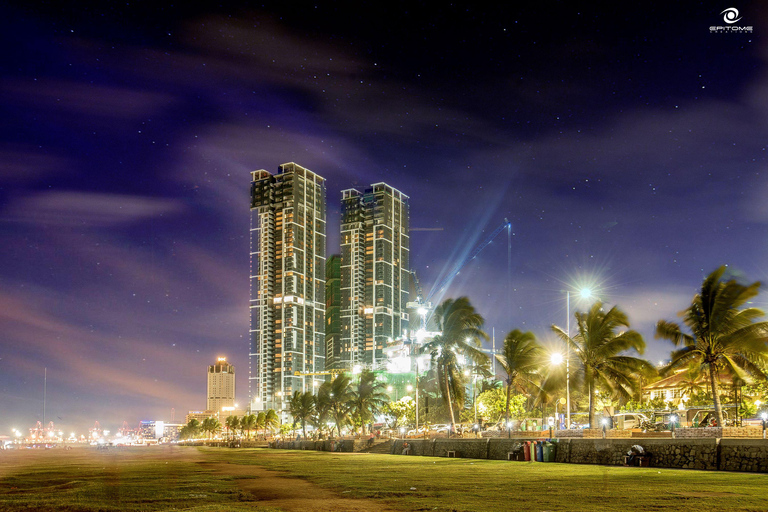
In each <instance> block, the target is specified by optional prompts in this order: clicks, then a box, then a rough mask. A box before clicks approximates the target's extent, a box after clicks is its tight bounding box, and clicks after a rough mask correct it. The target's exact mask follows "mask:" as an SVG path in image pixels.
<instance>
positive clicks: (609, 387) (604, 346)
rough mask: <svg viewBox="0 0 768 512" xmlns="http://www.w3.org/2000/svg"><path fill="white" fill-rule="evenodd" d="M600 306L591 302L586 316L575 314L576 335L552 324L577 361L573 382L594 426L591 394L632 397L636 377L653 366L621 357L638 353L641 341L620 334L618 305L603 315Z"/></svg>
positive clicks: (622, 317) (623, 321)
mask: <svg viewBox="0 0 768 512" xmlns="http://www.w3.org/2000/svg"><path fill="white" fill-rule="evenodd" d="M602 307H603V305H602V303H600V302H595V303H594V304H593V305H592V307H591V308H590V310H589V312H588V313H576V314H575V317H576V323H577V325H578V334H576V336H574V337H572V338H571V337H569V336H568V333H566V332H565V331H564V330H563V329H562V328H560V327H557V326H556V325H553V326H552V330H553V331H554V332H555V334H557V335H558V337H560V339H562V340H563V342H565V343H566V344H568V345H569V347H570V351H571V352H572V353H574V354H576V357H577V359H578V361H577V368H576V371H575V375H574V377H575V379H576V380H577V381H580V382H581V383H582V384H583V386H584V392H585V393H587V395H588V396H589V426H590V427H591V428H596V427H597V425H596V424H595V391H597V390H599V389H603V390H606V391H610V392H611V393H612V394H613V395H614V396H619V397H621V398H624V399H629V398H631V397H632V396H634V395H635V394H636V391H637V388H638V378H639V376H640V375H642V374H651V373H652V372H654V371H655V369H654V368H653V366H652V365H651V364H650V363H649V362H648V361H645V360H643V359H639V358H636V357H631V356H626V355H621V354H623V353H624V352H626V351H627V350H635V351H637V352H638V353H639V354H642V353H643V351H644V350H645V341H643V337H642V336H641V335H640V333H639V332H637V331H632V330H628V331H620V332H618V333H617V332H616V331H617V330H618V329H620V328H622V327H629V319H628V318H627V315H626V314H625V313H624V312H623V311H621V310H620V309H619V308H618V306H614V307H612V308H611V309H610V310H609V311H608V312H604V311H603V309H602Z"/></svg>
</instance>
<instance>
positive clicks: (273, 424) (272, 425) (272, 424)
mask: <svg viewBox="0 0 768 512" xmlns="http://www.w3.org/2000/svg"><path fill="white" fill-rule="evenodd" d="M279 426H280V418H279V417H278V415H277V413H276V412H275V410H274V409H269V410H268V411H267V412H266V413H264V437H265V438H266V436H267V429H269V431H270V432H274V431H275V429H276V428H278V427H279Z"/></svg>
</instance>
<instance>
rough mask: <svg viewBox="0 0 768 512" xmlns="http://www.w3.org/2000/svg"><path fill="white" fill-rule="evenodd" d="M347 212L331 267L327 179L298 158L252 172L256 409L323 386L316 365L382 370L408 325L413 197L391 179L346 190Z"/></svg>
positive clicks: (280, 405) (278, 406) (280, 406)
mask: <svg viewBox="0 0 768 512" xmlns="http://www.w3.org/2000/svg"><path fill="white" fill-rule="evenodd" d="M341 216H342V221H341V222H342V224H341V258H340V260H339V259H338V257H332V258H331V259H330V260H329V268H328V274H326V268H325V266H326V258H325V236H326V192H325V180H324V178H322V177H320V176H318V175H317V174H315V173H313V172H312V171H310V170H308V169H305V168H303V167H301V166H300V165H297V164H295V163H288V164H283V165H281V166H280V167H279V168H278V172H277V174H276V175H273V174H271V173H269V172H267V171H264V170H259V171H254V172H253V173H252V183H251V228H250V235H251V236H250V243H251V277H250V282H251V283H250V284H251V286H250V287H251V297H250V319H251V321H250V342H251V346H250V377H249V379H250V380H249V384H250V386H249V392H250V400H251V410H253V411H260V410H267V409H275V410H276V411H284V410H286V409H287V402H288V401H289V400H290V396H291V395H292V394H293V393H294V392H295V391H301V392H306V391H312V390H314V388H315V387H316V386H317V385H319V383H320V382H321V380H323V378H322V376H318V372H323V371H325V370H327V369H346V370H352V369H353V368H354V367H355V366H358V365H359V366H360V367H367V368H371V369H374V368H378V367H381V366H382V365H383V363H384V354H383V350H384V348H385V347H386V346H387V344H388V343H390V342H391V341H393V340H395V339H397V338H399V337H401V336H403V334H404V332H403V330H404V329H406V328H407V325H408V315H407V313H406V309H405V308H406V306H405V305H406V302H407V301H408V285H409V274H408V265H409V256H408V250H409V233H408V221H409V219H408V196H406V195H404V194H403V193H401V192H399V191H398V190H396V189H394V188H392V187H390V186H389V185H387V184H385V183H377V184H374V185H372V186H371V188H370V189H368V190H366V191H365V192H364V193H361V192H359V191H357V190H354V189H349V190H345V191H343V192H342V212H341ZM326 275H328V277H329V290H328V291H329V293H328V297H326V290H325V286H326ZM326 310H327V311H328V316H327V318H326ZM326 327H328V331H329V333H328V334H329V335H328V336H326ZM334 331H335V332H334Z"/></svg>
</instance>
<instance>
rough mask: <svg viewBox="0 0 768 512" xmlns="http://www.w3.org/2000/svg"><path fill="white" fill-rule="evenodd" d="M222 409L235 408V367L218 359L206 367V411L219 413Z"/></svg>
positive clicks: (222, 358)
mask: <svg viewBox="0 0 768 512" xmlns="http://www.w3.org/2000/svg"><path fill="white" fill-rule="evenodd" d="M222 407H231V408H233V409H234V407H235V367H234V366H232V365H231V364H229V363H228V362H227V358H226V357H220V358H218V359H217V360H216V364H212V365H211V366H209V367H208V406H207V407H206V410H208V411H215V412H221V409H222Z"/></svg>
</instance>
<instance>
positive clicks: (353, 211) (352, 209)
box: [338, 183, 410, 369]
mask: <svg viewBox="0 0 768 512" xmlns="http://www.w3.org/2000/svg"><path fill="white" fill-rule="evenodd" d="M409 245H410V244H409V211H408V196H406V195H405V194H403V193H402V192H400V191H398V190H397V189H395V188H393V187H391V186H389V185H387V184H386V183H376V184H374V185H372V186H371V187H370V188H369V189H367V190H366V191H365V192H364V193H361V192H359V191H358V190H355V189H349V190H344V191H342V212H341V311H340V313H341V345H340V351H341V355H340V360H339V363H338V365H339V366H338V367H339V368H346V369H353V368H354V367H355V366H360V367H365V368H370V369H377V368H379V367H381V366H383V364H384V363H386V356H385V355H384V353H383V351H384V349H385V348H386V347H387V345H388V344H389V343H391V342H392V341H393V340H395V339H397V338H400V337H402V336H403V335H404V332H403V330H404V329H407V328H408V313H407V312H406V304H407V302H408V288H409V283H410V273H409V271H408V267H409V264H410V263H409Z"/></svg>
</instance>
